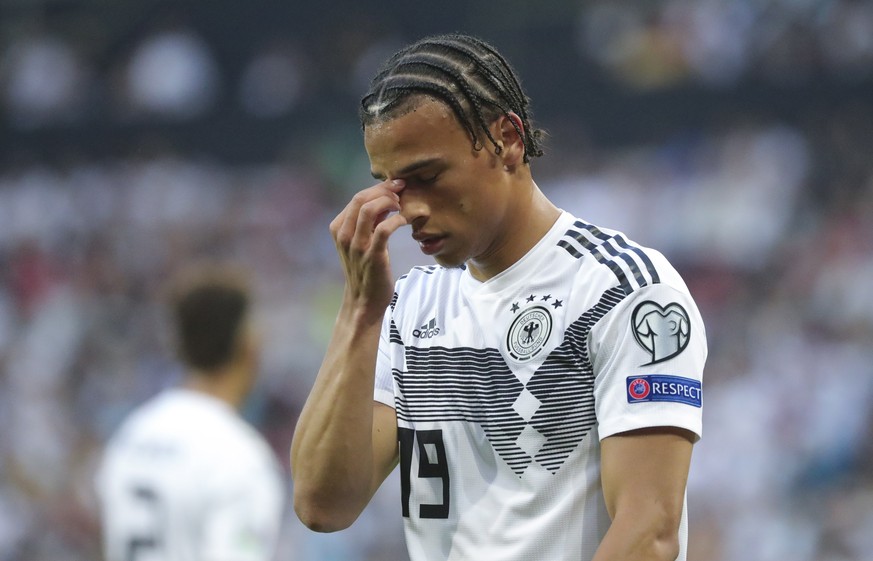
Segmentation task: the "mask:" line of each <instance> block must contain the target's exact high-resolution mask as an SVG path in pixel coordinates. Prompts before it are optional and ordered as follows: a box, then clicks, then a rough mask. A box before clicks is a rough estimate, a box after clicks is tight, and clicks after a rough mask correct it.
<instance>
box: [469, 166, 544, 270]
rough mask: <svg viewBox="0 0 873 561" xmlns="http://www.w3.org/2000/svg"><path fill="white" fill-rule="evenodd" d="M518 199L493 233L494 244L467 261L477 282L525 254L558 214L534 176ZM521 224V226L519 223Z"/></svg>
mask: <svg viewBox="0 0 873 561" xmlns="http://www.w3.org/2000/svg"><path fill="white" fill-rule="evenodd" d="M517 200H518V204H516V205H514V207H513V210H512V211H510V212H509V213H508V215H507V220H505V221H504V228H503V230H502V231H501V232H499V233H498V236H496V239H497V240H498V243H497V244H496V245H495V247H493V248H492V249H491V251H489V252H488V253H487V255H483V256H479V257H476V258H473V259H470V260H469V261H468V262H467V267H468V269H469V270H470V274H471V275H473V278H475V279H476V280H478V281H480V282H484V281H486V280H488V279H490V278H492V277H494V276H496V275H498V274H500V273H502V272H503V271H505V270H506V269H508V268H509V267H511V266H512V265H514V264H515V263H516V262H517V261H518V260H519V259H521V258H522V257H524V256H525V255H526V254H527V252H528V251H530V250H531V248H533V247H534V246H535V245H536V244H537V243H538V242H539V241H540V240H541V239H542V238H543V236H545V235H546V233H547V232H548V231H549V230H550V229H551V228H552V226H554V224H555V221H556V220H557V219H558V217H559V216H560V215H561V210H560V209H559V208H558V207H556V206H555V205H554V204H553V203H552V202H551V201H550V200H549V199H548V198H546V196H545V195H544V194H543V192H542V191H540V188H539V187H538V186H537V184H536V183H534V181H533V179H529V183H528V187H527V189H526V194H524V195H521V194H520V195H519V197H518V199H517ZM520 224H523V225H524V227H519V225H520Z"/></svg>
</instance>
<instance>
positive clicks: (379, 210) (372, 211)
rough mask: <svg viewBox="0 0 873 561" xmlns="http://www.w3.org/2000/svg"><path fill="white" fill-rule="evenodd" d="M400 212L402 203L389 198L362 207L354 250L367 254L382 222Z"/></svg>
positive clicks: (385, 197) (356, 227)
mask: <svg viewBox="0 0 873 561" xmlns="http://www.w3.org/2000/svg"><path fill="white" fill-rule="evenodd" d="M399 210H400V203H399V202H397V201H395V200H394V199H393V198H389V197H387V196H383V197H380V198H378V199H374V200H372V201H370V202H368V203H366V204H364V205H363V206H362V207H361V210H360V212H359V213H358V221H357V224H356V225H355V233H354V238H353V239H352V248H354V249H355V250H356V251H360V252H362V253H363V252H365V251H367V249H368V248H369V246H370V241H371V238H372V237H373V232H374V230H375V229H376V227H377V226H378V225H379V223H380V222H383V221H384V220H385V219H386V218H387V217H388V215H389V214H390V213H391V212H397V211H399Z"/></svg>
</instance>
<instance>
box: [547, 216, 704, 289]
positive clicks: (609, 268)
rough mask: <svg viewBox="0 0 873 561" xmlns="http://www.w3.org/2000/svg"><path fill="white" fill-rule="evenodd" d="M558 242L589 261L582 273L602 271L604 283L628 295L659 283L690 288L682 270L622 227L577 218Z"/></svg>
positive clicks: (566, 249) (570, 251)
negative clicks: (606, 226) (610, 226)
mask: <svg viewBox="0 0 873 561" xmlns="http://www.w3.org/2000/svg"><path fill="white" fill-rule="evenodd" d="M557 245H558V246H559V247H561V248H562V249H564V250H565V251H566V252H567V253H569V254H570V255H572V256H573V257H576V258H577V259H579V260H581V261H582V262H583V263H584V264H585V266H583V267H580V274H584V275H589V274H590V273H591V271H592V270H599V271H600V273H601V277H602V279H603V284H604V285H610V286H611V287H615V288H618V289H619V290H620V291H621V292H623V293H624V294H625V295H630V294H632V293H633V292H635V291H637V290H639V289H641V288H643V287H647V286H653V285H659V284H663V285H667V286H671V287H673V288H675V289H677V290H680V291H687V288H686V286H685V283H684V282H683V280H682V278H681V276H680V275H679V273H678V272H677V271H676V269H675V268H674V267H673V265H672V264H671V263H670V262H669V260H668V259H667V258H666V257H665V256H664V255H663V254H662V253H661V252H660V251H658V250H656V249H653V248H651V247H647V246H645V245H642V244H640V243H637V242H636V241H634V240H633V239H631V238H630V237H629V236H628V235H626V234H625V233H624V232H621V231H619V230H614V229H610V228H604V227H601V226H597V225H595V224H592V223H590V222H586V221H584V220H582V219H579V218H576V219H574V220H573V222H572V224H571V225H570V226H569V227H568V228H567V231H566V232H565V233H564V234H563V235H562V236H561V238H560V240H559V241H558V243H557Z"/></svg>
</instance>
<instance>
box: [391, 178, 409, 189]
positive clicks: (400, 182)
mask: <svg viewBox="0 0 873 561" xmlns="http://www.w3.org/2000/svg"><path fill="white" fill-rule="evenodd" d="M391 183H393V184H394V185H395V186H396V187H398V188H400V189H402V188H403V187H405V186H406V181H404V180H402V179H392V180H391Z"/></svg>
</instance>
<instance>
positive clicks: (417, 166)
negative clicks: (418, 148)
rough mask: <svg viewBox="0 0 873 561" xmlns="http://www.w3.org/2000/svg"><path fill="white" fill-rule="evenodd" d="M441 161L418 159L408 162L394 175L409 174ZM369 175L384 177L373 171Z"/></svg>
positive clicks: (437, 159)
mask: <svg viewBox="0 0 873 561" xmlns="http://www.w3.org/2000/svg"><path fill="white" fill-rule="evenodd" d="M441 161H442V160H441V159H440V158H428V159H426V160H420V161H418V162H413V163H411V164H409V165H408V166H406V167H405V168H403V169H401V170H400V171H398V172H397V174H396V176H397V177H403V176H406V175H409V174H411V173H413V172H416V171H418V170H420V169H422V168H426V167H427V166H430V165H432V164H435V163H438V162H441ZM370 175H372V176H373V177H374V178H375V179H385V178H384V177H380V175H379V174H377V173H374V172H371V173H370Z"/></svg>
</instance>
